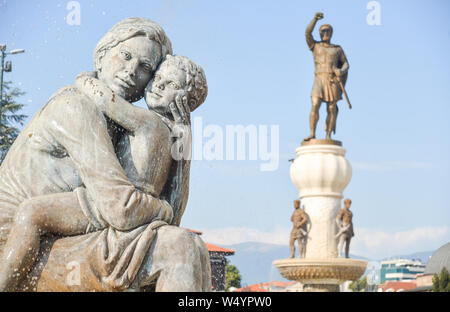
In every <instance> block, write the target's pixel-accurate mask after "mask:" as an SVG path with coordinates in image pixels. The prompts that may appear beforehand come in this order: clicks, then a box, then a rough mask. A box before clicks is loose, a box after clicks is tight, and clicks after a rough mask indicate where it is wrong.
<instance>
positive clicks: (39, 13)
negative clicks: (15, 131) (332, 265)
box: [0, 0, 450, 258]
mask: <svg viewBox="0 0 450 312" xmlns="http://www.w3.org/2000/svg"><path fill="white" fill-rule="evenodd" d="M68 2H69V1H24V0H14V1H13V0H0V4H1V6H0V25H1V27H0V43H6V44H7V46H8V50H9V49H16V48H23V49H25V50H26V53H25V54H19V55H13V56H9V57H8V60H11V61H12V63H13V72H12V73H6V74H5V79H6V80H12V81H13V82H14V84H15V85H16V86H19V87H20V88H21V89H22V90H24V91H26V92H27V94H26V95H25V96H24V97H22V98H21V101H22V102H23V103H24V104H26V108H25V113H26V114H28V115H29V116H30V118H31V116H33V115H34V114H35V113H36V112H37V111H38V110H39V109H40V108H41V107H42V106H43V105H44V104H45V102H46V101H47V99H48V98H49V97H50V95H51V94H52V93H54V92H55V91H56V90H57V89H59V88H60V87H62V86H64V85H69V84H72V83H73V79H74V77H75V76H76V75H77V74H78V73H79V72H81V71H83V70H92V68H93V62H92V53H93V49H94V47H95V45H96V43H97V42H98V40H99V39H100V38H101V37H102V36H103V35H104V34H105V33H106V31H108V30H109V29H110V28H111V27H112V26H113V25H114V24H115V23H116V22H118V21H119V20H121V19H123V18H126V17H134V16H141V17H147V18H150V19H152V20H154V21H155V22H157V23H158V24H160V25H161V26H162V27H163V28H164V29H165V31H166V33H167V35H168V36H169V38H170V39H171V41H172V44H173V48H174V53H175V54H182V55H186V56H188V57H190V58H192V59H193V60H194V61H196V62H197V63H199V64H200V65H201V66H202V67H203V68H204V70H205V73H206V76H207V79H208V86H209V94H208V98H207V100H206V102H205V104H204V105H203V106H201V107H200V108H199V109H198V110H196V111H195V112H194V113H193V117H201V118H202V122H203V125H204V126H208V125H215V126H218V127H219V128H222V129H225V127H226V126H227V125H243V126H248V125H256V126H259V125H278V126H279V157H280V158H279V167H278V169H277V170H275V171H270V172H261V171H260V170H259V166H260V164H261V161H260V160H222V161H208V160H201V161H200V160H194V161H193V165H192V169H191V192H190V198H189V203H188V207H187V209H186V213H185V215H184V218H183V220H182V226H185V227H189V228H194V229H197V230H200V231H203V232H204V238H205V239H206V240H208V241H210V242H213V243H214V242H215V243H219V244H233V243H237V242H242V241H246V240H255V241H262V242H271V243H283V244H287V242H288V235H289V231H290V228H291V223H290V221H289V218H290V215H291V212H292V200H293V199H295V198H296V197H297V196H298V193H297V190H296V189H295V187H294V186H293V184H292V183H291V181H290V178H289V165H290V163H289V162H288V159H290V158H293V157H294V156H295V148H296V147H297V146H299V144H300V142H301V140H302V139H303V138H304V137H305V136H307V135H308V131H309V130H308V128H309V126H308V118H309V117H308V116H309V111H310V98H309V96H310V92H311V87H312V81H313V71H314V65H313V60H312V54H311V52H310V51H309V50H308V48H307V46H306V43H305V40H304V31H305V27H306V25H307V24H308V23H309V21H310V20H311V19H312V17H313V16H314V13H315V12H317V11H321V12H324V14H325V18H324V20H322V21H320V22H319V25H320V24H321V23H329V24H331V25H333V27H334V33H333V38H332V42H334V43H336V44H339V45H341V46H342V47H343V49H344V51H345V53H346V55H347V58H348V60H349V63H350V72H349V78H348V82H347V86H346V89H347V92H348V94H349V96H350V99H351V101H352V105H353V109H352V110H351V111H350V110H349V109H348V108H347V104H346V103H345V102H344V101H341V102H340V104H339V106H340V112H339V117H338V124H337V133H336V135H335V138H336V139H338V140H341V141H342V142H343V145H344V148H346V149H347V159H348V160H349V161H350V163H351V164H352V167H353V178H352V180H351V182H350V184H349V186H348V187H347V189H346V190H345V192H344V196H345V197H349V198H351V199H352V201H353V206H352V210H353V211H354V216H355V217H354V224H355V231H356V235H357V236H356V237H355V239H354V241H353V243H352V253H353V254H360V255H362V256H367V257H374V258H381V257H388V256H393V255H396V254H402V253H403V254H404V253H408V252H414V251H422V250H434V249H437V248H438V247H440V246H441V245H443V244H444V243H446V242H448V241H449V240H450V209H449V208H450V207H449V204H448V203H449V200H450V196H449V193H450V192H449V191H448V190H449V187H450V183H449V174H450V167H449V163H448V160H449V159H450V140H449V138H448V136H449V133H450V123H449V122H448V119H449V115H450V100H449V99H450V88H449V85H450V73H449V69H450V59H449V58H448V51H449V50H450V25H449V23H448V18H447V17H448V14H449V13H450V3H449V2H448V1H445V0H441V1H437V0H434V1H411V0H410V1H386V0H385V1H381V0H380V1H378V3H379V4H380V9H381V10H380V13H381V25H369V24H368V23H367V21H366V18H367V15H368V14H369V13H370V12H371V10H368V9H367V7H366V6H367V3H368V2H369V1H365V0H364V1H356V0H355V1H346V2H345V6H344V5H342V2H337V1H331V0H330V1H256V0H255V1H250V0H248V1H231V0H230V1H208V0H192V1H180V0H170V1H145V2H143V1H133V0H128V1H78V2H79V3H80V8H81V11H80V12H81V14H80V17H81V19H80V25H72V26H71V25H68V23H67V22H66V17H67V15H68V14H69V12H70V10H67V8H66V5H67V3H68ZM314 36H315V37H316V38H318V33H317V30H316V31H315V33H314ZM139 105H142V103H140V104H139ZM324 115H325V107H322V109H321V119H320V121H319V125H318V129H319V135H320V136H324V133H323V130H322V129H323V118H324V117H325V116H324ZM207 141H208V139H207V138H204V139H203V142H202V143H203V144H204V143H205V142H207ZM198 143H199V142H194V144H198Z"/></svg>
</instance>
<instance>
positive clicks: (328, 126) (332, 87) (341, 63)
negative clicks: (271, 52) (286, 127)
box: [304, 12, 351, 141]
mask: <svg viewBox="0 0 450 312" xmlns="http://www.w3.org/2000/svg"><path fill="white" fill-rule="evenodd" d="M322 18H323V13H320V12H319V13H316V15H315V16H314V19H313V20H312V21H311V22H310V23H309V25H308V27H306V32H305V36H306V43H307V44H308V47H309V49H310V50H311V51H312V53H313V56H314V65H315V73H314V84H313V88H312V91H311V102H312V108H311V113H310V117H309V127H310V135H309V136H308V137H307V138H305V139H304V141H309V140H311V139H314V138H315V137H316V127H317V122H318V121H319V109H320V105H321V104H322V102H325V103H327V119H326V122H325V131H326V139H327V140H331V133H332V132H333V133H336V119H337V115H338V106H337V102H338V101H339V100H341V99H342V93H343V92H344V95H345V96H346V99H347V102H348V104H349V107H350V108H351V105H350V102H349V100H348V97H347V95H346V93H345V90H344V86H345V82H346V80H347V73H348V68H349V64H348V61H347V58H346V56H345V53H344V50H342V48H341V47H340V46H339V45H336V44H332V43H331V42H330V40H331V36H332V35H333V28H332V27H331V25H328V24H324V25H322V26H320V28H319V33H320V39H321V41H316V40H314V38H313V36H312V32H313V30H314V27H315V26H316V23H317V21H318V20H320V19H322Z"/></svg>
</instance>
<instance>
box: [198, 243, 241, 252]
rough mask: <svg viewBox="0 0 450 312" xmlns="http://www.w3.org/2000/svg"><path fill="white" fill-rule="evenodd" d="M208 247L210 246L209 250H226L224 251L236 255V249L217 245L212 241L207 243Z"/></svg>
mask: <svg viewBox="0 0 450 312" xmlns="http://www.w3.org/2000/svg"><path fill="white" fill-rule="evenodd" d="M205 244H206V247H208V251H215V252H224V253H229V254H232V255H234V250H233V249H227V248H223V247H220V246H216V245H213V244H210V243H205Z"/></svg>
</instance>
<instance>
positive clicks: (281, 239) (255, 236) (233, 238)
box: [202, 227, 290, 245]
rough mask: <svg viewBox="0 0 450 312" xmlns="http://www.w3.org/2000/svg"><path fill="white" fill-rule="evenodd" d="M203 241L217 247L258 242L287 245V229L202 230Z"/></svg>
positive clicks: (235, 228)
mask: <svg viewBox="0 0 450 312" xmlns="http://www.w3.org/2000/svg"><path fill="white" fill-rule="evenodd" d="M202 232H203V235H202V237H203V239H204V240H205V241H207V242H209V243H213V244H219V245H233V244H239V243H244V242H260V243H267V244H278V245H287V244H288V243H289V233H290V229H289V228H284V227H276V228H275V229H273V230H271V231H261V230H258V229H252V228H246V227H227V228H220V229H208V230H203V231H202Z"/></svg>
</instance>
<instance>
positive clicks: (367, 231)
mask: <svg viewBox="0 0 450 312" xmlns="http://www.w3.org/2000/svg"><path fill="white" fill-rule="evenodd" d="M449 241H450V227H448V226H437V227H431V226H429V227H419V228H414V229H410V230H406V231H399V232H386V231H384V230H379V229H371V228H357V229H355V237H354V238H353V240H352V242H351V245H350V250H351V252H352V253H353V254H357V255H361V256H365V257H367V258H371V259H380V258H386V257H391V256H398V255H402V254H409V253H414V252H421V251H430V250H436V249H437V248H439V247H440V246H442V245H443V244H445V243H447V242H449Z"/></svg>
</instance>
